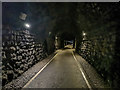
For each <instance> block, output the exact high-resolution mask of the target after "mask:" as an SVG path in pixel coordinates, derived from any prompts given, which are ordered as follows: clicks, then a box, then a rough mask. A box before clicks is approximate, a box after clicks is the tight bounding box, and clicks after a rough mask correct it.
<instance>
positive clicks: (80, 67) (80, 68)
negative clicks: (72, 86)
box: [72, 52, 92, 90]
mask: <svg viewBox="0 0 120 90" xmlns="http://www.w3.org/2000/svg"><path fill="white" fill-rule="evenodd" d="M72 55H73V57H74V59H75V61H76V63H77V65H78V67H79V70H80V72H81V73H82V76H83V78H84V80H85V82H86V84H87V86H88V88H89V89H90V90H92V87H91V86H90V84H89V82H88V80H87V78H86V76H85V74H84V72H83V69H82V66H81V65H80V64H79V62H78V60H77V59H76V57H75V55H74V53H73V52H72Z"/></svg>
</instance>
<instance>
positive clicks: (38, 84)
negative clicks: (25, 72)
mask: <svg viewBox="0 0 120 90" xmlns="http://www.w3.org/2000/svg"><path fill="white" fill-rule="evenodd" d="M72 52H73V49H65V50H61V51H59V53H58V54H57V55H56V57H55V58H54V59H53V60H52V62H51V63H50V64H49V65H48V66H47V67H46V68H45V69H44V70H43V71H42V72H41V73H39V74H38V75H37V76H36V78H35V79H33V80H32V81H31V82H29V84H27V85H26V86H25V87H24V88H88V85H87V84H86V82H85V80H84V77H83V75H82V72H81V71H80V70H79V67H78V65H77V63H76V61H75V59H74V57H73V54H72Z"/></svg>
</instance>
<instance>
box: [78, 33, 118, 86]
mask: <svg viewBox="0 0 120 90" xmlns="http://www.w3.org/2000/svg"><path fill="white" fill-rule="evenodd" d="M115 42H116V34H115V32H107V33H104V34H102V35H96V36H92V38H89V39H86V40H83V41H82V45H81V47H79V48H80V49H79V54H80V55H81V56H82V57H83V58H84V59H86V60H87V61H88V62H89V63H90V64H91V65H92V66H93V67H94V68H95V69H96V70H97V71H98V73H99V74H100V75H101V76H102V77H103V78H104V80H105V81H107V82H108V83H109V84H110V85H111V86H112V85H113V83H114V81H113V80H114V79H115V78H116V77H115V76H114V74H115V73H114V72H113V71H114V70H113V68H114V66H113V62H115V58H114V56H115Z"/></svg>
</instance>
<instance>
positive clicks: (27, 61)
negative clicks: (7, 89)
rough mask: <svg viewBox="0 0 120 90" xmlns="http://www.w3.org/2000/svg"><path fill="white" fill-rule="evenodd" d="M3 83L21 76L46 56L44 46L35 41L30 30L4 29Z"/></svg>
mask: <svg viewBox="0 0 120 90" xmlns="http://www.w3.org/2000/svg"><path fill="white" fill-rule="evenodd" d="M2 35H3V36H2V84H3V86H4V85H5V84H7V83H8V82H10V81H12V80H13V79H15V78H17V77H18V76H20V75H21V74H22V73H23V72H25V71H26V70H27V69H29V68H30V67H32V66H33V65H34V64H35V63H37V62H38V61H40V60H42V59H43V58H45V57H46V54H45V51H44V47H43V45H42V44H41V43H36V42H35V40H34V39H35V35H32V34H31V33H30V32H29V31H28V30H20V31H16V30H3V33H2Z"/></svg>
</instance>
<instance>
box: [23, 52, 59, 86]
mask: <svg viewBox="0 0 120 90" xmlns="http://www.w3.org/2000/svg"><path fill="white" fill-rule="evenodd" d="M56 56H57V54H56V55H55V56H54V57H53V58H52V59H51V60H50V61H49V62H48V63H47V64H46V65H45V66H44V67H42V69H40V71H39V72H38V73H37V74H35V76H34V77H33V78H32V79H30V81H28V82H27V84H26V85H25V86H24V87H23V88H26V87H27V86H28V85H29V84H30V83H31V82H32V81H33V80H34V79H35V78H36V77H37V76H38V75H39V74H40V73H41V72H42V71H43V70H44V69H45V68H46V67H47V66H48V65H49V64H50V63H51V62H52V61H53V59H54V58H55V57H56Z"/></svg>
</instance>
